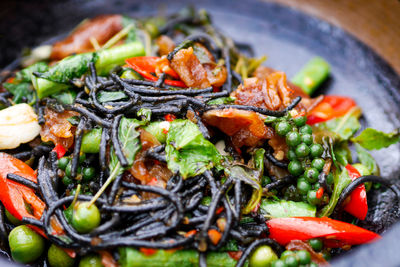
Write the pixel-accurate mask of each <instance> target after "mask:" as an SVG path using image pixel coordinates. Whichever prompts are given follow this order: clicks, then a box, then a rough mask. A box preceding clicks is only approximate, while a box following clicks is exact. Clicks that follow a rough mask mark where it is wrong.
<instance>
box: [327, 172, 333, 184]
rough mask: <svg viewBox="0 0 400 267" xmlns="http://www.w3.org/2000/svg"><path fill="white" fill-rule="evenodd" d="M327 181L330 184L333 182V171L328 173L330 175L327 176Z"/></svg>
mask: <svg viewBox="0 0 400 267" xmlns="http://www.w3.org/2000/svg"><path fill="white" fill-rule="evenodd" d="M326 183H327V184H328V185H331V184H333V174H332V173H331V172H330V173H329V174H328V176H326Z"/></svg>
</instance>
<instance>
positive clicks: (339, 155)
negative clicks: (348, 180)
mask: <svg viewBox="0 0 400 267" xmlns="http://www.w3.org/2000/svg"><path fill="white" fill-rule="evenodd" d="M333 153H334V154H335V157H334V159H335V160H336V162H338V163H340V164H342V165H343V166H346V165H347V164H348V163H351V161H352V158H351V151H350V149H349V145H348V143H347V142H340V143H337V144H335V145H334V146H333Z"/></svg>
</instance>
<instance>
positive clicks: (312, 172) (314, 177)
mask: <svg viewBox="0 0 400 267" xmlns="http://www.w3.org/2000/svg"><path fill="white" fill-rule="evenodd" d="M318 175H319V172H318V170H317V169H315V168H307V169H306V171H305V172H304V177H305V178H306V180H307V181H308V182H309V183H310V184H313V183H315V182H316V181H318Z"/></svg>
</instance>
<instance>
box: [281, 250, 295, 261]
mask: <svg viewBox="0 0 400 267" xmlns="http://www.w3.org/2000/svg"><path fill="white" fill-rule="evenodd" d="M293 255H294V252H293V251H291V250H285V251H284V252H282V254H281V260H284V259H286V258H287V257H289V256H293Z"/></svg>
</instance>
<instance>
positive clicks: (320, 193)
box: [315, 187, 324, 199]
mask: <svg viewBox="0 0 400 267" xmlns="http://www.w3.org/2000/svg"><path fill="white" fill-rule="evenodd" d="M323 195H324V188H323V187H320V188H318V190H317V193H316V194H315V197H316V198H318V199H320V198H321V197H322V196H323Z"/></svg>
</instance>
